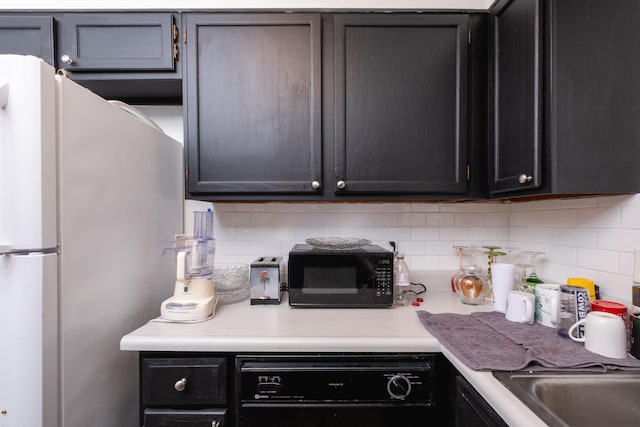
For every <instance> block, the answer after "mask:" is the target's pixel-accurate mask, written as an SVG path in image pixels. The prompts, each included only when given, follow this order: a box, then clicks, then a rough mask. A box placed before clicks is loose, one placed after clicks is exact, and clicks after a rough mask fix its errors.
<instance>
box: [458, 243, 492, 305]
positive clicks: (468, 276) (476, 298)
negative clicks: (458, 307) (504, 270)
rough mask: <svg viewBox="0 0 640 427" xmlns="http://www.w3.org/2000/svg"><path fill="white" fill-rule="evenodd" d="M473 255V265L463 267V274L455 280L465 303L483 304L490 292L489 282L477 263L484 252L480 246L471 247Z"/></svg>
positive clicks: (461, 299) (461, 298) (459, 295)
mask: <svg viewBox="0 0 640 427" xmlns="http://www.w3.org/2000/svg"><path fill="white" fill-rule="evenodd" d="M469 252H470V253H471V255H472V257H473V261H472V264H471V266H469V267H463V269H462V272H463V274H462V276H461V277H459V278H458V279H457V281H456V282H455V286H456V293H457V295H458V297H459V298H460V301H461V302H462V303H464V304H471V305H477V304H482V303H483V302H484V300H485V297H486V295H487V293H488V292H489V288H490V287H489V283H488V282H487V280H486V276H485V275H484V274H483V272H482V269H481V268H480V267H479V266H478V265H477V264H476V260H477V256H478V255H480V254H481V253H482V250H481V249H479V248H475V249H474V248H469Z"/></svg>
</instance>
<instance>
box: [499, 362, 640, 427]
mask: <svg viewBox="0 0 640 427" xmlns="http://www.w3.org/2000/svg"><path fill="white" fill-rule="evenodd" d="M493 375H494V376H495V377H496V378H497V379H498V380H499V381H500V382H501V383H502V384H504V385H505V387H507V388H508V389H509V390H510V391H511V392H512V393H513V394H514V395H515V396H517V397H518V398H519V399H520V400H521V401H522V402H523V403H524V404H525V405H527V406H528V407H529V408H530V409H531V410H532V411H533V412H534V413H535V414H536V415H538V416H539V417H540V418H541V419H542V420H543V421H544V422H546V423H547V424H548V425H550V426H580V427H589V426H594V427H595V426H597V427H602V426H614V425H615V426H623V425H627V426H631V425H636V426H637V425H640V372H628V371H627V372H619V371H615V372H610V373H605V374H602V373H580V374H578V373H568V372H567V373H535V372H494V373H493Z"/></svg>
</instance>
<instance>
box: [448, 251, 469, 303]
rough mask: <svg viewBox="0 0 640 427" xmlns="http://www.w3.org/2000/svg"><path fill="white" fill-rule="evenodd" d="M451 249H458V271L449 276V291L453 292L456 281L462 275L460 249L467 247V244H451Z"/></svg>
mask: <svg viewBox="0 0 640 427" xmlns="http://www.w3.org/2000/svg"><path fill="white" fill-rule="evenodd" d="M453 249H455V250H457V251H458V271H456V273H455V274H454V275H453V276H451V292H453V293H455V292H456V281H457V280H459V279H460V278H461V277H462V276H463V275H464V271H463V269H462V251H463V250H465V249H468V246H453Z"/></svg>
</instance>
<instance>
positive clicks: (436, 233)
mask: <svg viewBox="0 0 640 427" xmlns="http://www.w3.org/2000/svg"><path fill="white" fill-rule="evenodd" d="M411 240H440V229H439V228H437V227H411Z"/></svg>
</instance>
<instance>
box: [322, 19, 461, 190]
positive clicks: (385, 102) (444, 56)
mask: <svg viewBox="0 0 640 427" xmlns="http://www.w3.org/2000/svg"><path fill="white" fill-rule="evenodd" d="M468 30H469V18H468V16H466V15H439V14H433V15H404V14H398V15H388V14H372V15H361V14H345V15H336V16H335V23H334V43H335V45H334V50H335V55H334V58H335V64H334V69H335V94H334V96H335V109H334V114H335V125H334V134H335V182H334V183H333V187H334V188H335V190H336V193H337V194H355V193H393V194H402V193H416V194H425V193H449V194H454V193H458V194H460V193H465V192H466V190H467V164H468V163H467V148H468V147H467V105H468V99H467V62H468V61H467V50H468V46H467V44H468V41H467V32H468Z"/></svg>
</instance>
